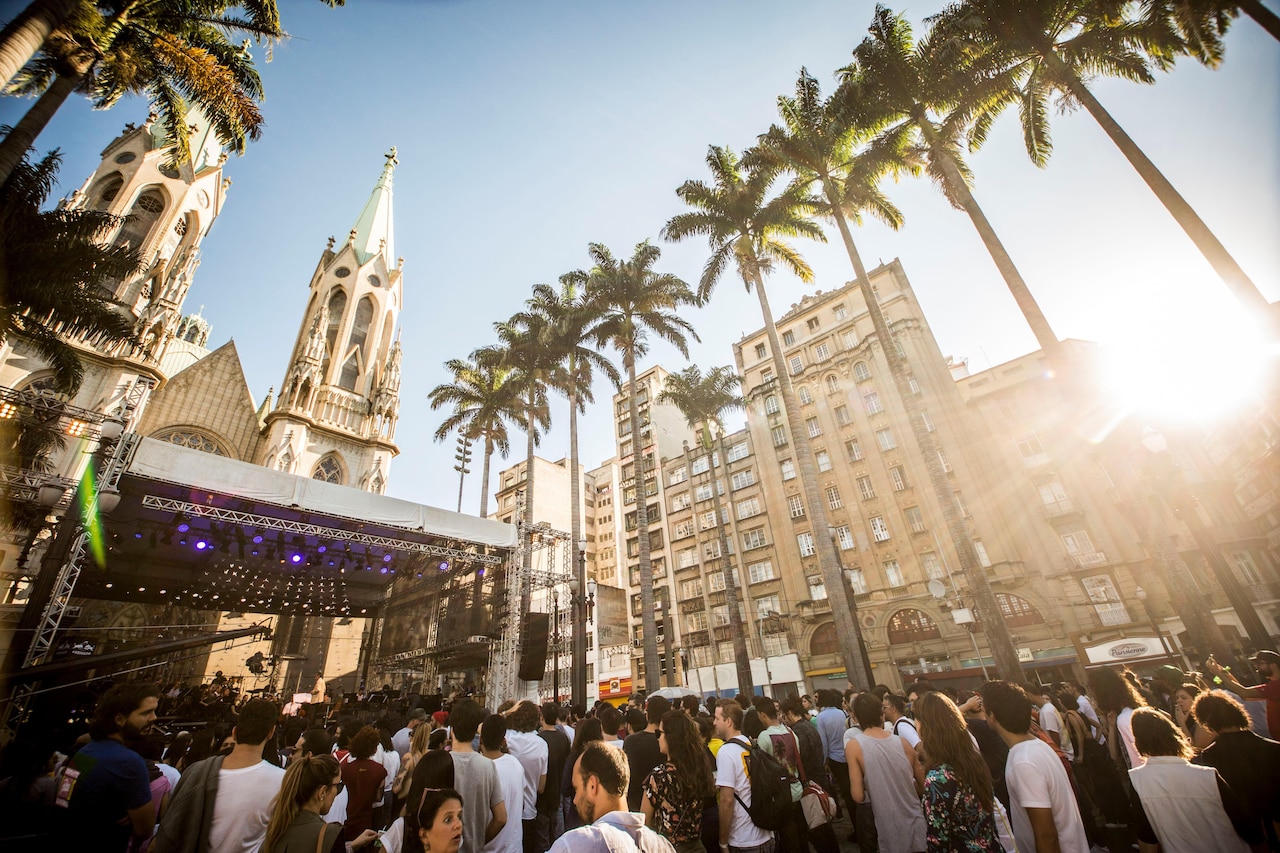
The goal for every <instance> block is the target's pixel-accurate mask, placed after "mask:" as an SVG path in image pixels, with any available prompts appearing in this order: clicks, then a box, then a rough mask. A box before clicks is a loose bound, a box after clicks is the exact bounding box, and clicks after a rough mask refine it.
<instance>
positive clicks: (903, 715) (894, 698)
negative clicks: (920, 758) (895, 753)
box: [880, 693, 922, 755]
mask: <svg viewBox="0 0 1280 853" xmlns="http://www.w3.org/2000/svg"><path fill="white" fill-rule="evenodd" d="M880 710H881V711H883V712H884V729H885V731H887V732H890V733H891V734H895V735H897V736H898V737H900V738H902V739H903V740H905V741H906V742H907V743H908V744H909V745H910V746H911V748H912V749H914V750H915V751H916V754H917V755H919V754H920V752H921V751H922V750H921V748H920V732H919V731H917V730H916V724H915V721H914V720H912V719H911V718H910V717H908V716H907V697H905V696H898V695H897V694H895V693H886V694H885V695H884V699H882V700H881V701H880Z"/></svg>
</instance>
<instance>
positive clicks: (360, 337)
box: [348, 296, 373, 352]
mask: <svg viewBox="0 0 1280 853" xmlns="http://www.w3.org/2000/svg"><path fill="white" fill-rule="evenodd" d="M372 322H373V300H372V299H370V298H369V297H368V296H366V297H364V298H363V299H361V300H360V303H359V304H358V305H356V318H355V321H354V322H353V323H352V324H351V343H350V344H349V346H348V349H350V348H351V347H356V348H358V349H359V350H360V351H361V352H364V344H365V341H366V340H367V339H368V337H369V324H370V323H372Z"/></svg>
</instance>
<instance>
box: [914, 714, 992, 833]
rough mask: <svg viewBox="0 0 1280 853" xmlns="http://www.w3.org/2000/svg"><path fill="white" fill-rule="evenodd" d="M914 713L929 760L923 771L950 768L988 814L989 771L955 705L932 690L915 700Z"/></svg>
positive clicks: (962, 715)
mask: <svg viewBox="0 0 1280 853" xmlns="http://www.w3.org/2000/svg"><path fill="white" fill-rule="evenodd" d="M891 695H892V694H891ZM914 710H915V712H916V722H917V723H919V724H920V737H921V738H922V739H923V741H924V751H925V755H926V756H927V757H928V765H927V767H926V769H928V770H932V769H933V768H935V767H937V766H939V765H941V764H946V765H948V766H950V767H951V769H952V770H954V771H955V774H956V776H957V777H958V778H959V779H960V783H961V784H962V785H967V786H968V787H969V789H970V790H971V791H973V793H974V794H976V795H977V797H978V802H980V803H981V804H982V807H983V808H984V809H987V810H988V811H990V809H991V798H992V796H994V789H993V787H992V782H991V769H990V768H989V767H988V766H987V762H986V760H985V759H983V757H982V753H980V752H978V751H977V750H976V749H974V748H973V741H971V740H970V739H969V727H968V725H967V724H966V723H965V720H964V714H961V713H960V709H959V708H957V707H956V703H954V702H952V701H951V700H950V699H948V698H947V697H946V696H945V695H944V694H942V693H939V692H937V691H936V690H931V691H929V692H928V693H926V694H924V695H923V696H921V697H920V698H919V699H917V700H916V702H915V708H914Z"/></svg>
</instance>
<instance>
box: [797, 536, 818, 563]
mask: <svg viewBox="0 0 1280 853" xmlns="http://www.w3.org/2000/svg"><path fill="white" fill-rule="evenodd" d="M796 545H798V546H799V547H800V556H801V557H812V556H813V555H814V554H816V553H817V548H815V547H814V544H813V534H812V533H797V534H796Z"/></svg>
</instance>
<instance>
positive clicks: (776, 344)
mask: <svg viewBox="0 0 1280 853" xmlns="http://www.w3.org/2000/svg"><path fill="white" fill-rule="evenodd" d="M752 278H753V279H754V281H753V284H754V285H755V289H756V298H757V299H758V300H759V301H760V313H761V315H763V317H764V328H765V333H766V334H767V335H768V337H769V352H770V353H771V354H772V356H773V370H774V373H775V374H776V375H777V377H778V388H779V390H780V391H781V392H782V410H783V412H784V413H785V414H786V417H787V429H788V430H790V432H791V441H792V442H793V443H794V444H795V448H796V451H795V453H796V468H797V469H798V471H799V474H800V486H801V488H802V489H803V490H804V499H805V503H807V504H808V505H809V517H810V518H811V519H813V528H812V529H813V544H814V547H815V548H816V549H817V555H818V565H819V567H820V568H821V569H822V579H823V583H825V584H826V587H827V596H828V598H829V599H830V601H831V616H832V618H833V619H834V620H835V627H836V637H837V638H838V639H839V641H840V656H841V658H842V660H843V661H844V670H845V673H846V675H847V676H848V679H849V682H850V683H851V684H852V685H853V686H855V687H858V688H860V689H863V690H869V689H871V686H872V685H874V684H875V680H874V679H873V678H872V674H871V661H870V658H868V657H867V647H866V644H865V643H863V641H862V631H861V629H860V628H859V627H858V620H857V613H856V607H855V605H854V601H853V597H852V596H851V595H850V594H849V584H848V582H847V581H846V580H845V578H844V571H843V569H842V567H841V565H840V555H839V554H837V553H836V546H835V543H833V542H832V541H831V534H830V532H829V526H830V525H829V524H828V523H827V510H826V507H825V506H824V505H823V503H822V492H821V491H820V490H819V488H818V472H817V466H816V465H815V464H814V460H813V447H812V446H810V444H809V434H808V433H807V432H805V429H804V422H803V421H802V420H801V419H800V406H799V405H798V404H797V403H796V396H795V389H794V388H793V387H792V386H791V374H790V373H788V372H787V360H786V359H785V358H784V357H783V355H782V341H781V340H779V337H778V327H777V326H776V325H775V324H774V322H773V311H772V310H771V309H770V308H769V297H768V295H767V294H766V293H765V290H764V277H763V276H762V275H760V272H759V269H758V267H755V268H753V270H752Z"/></svg>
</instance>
